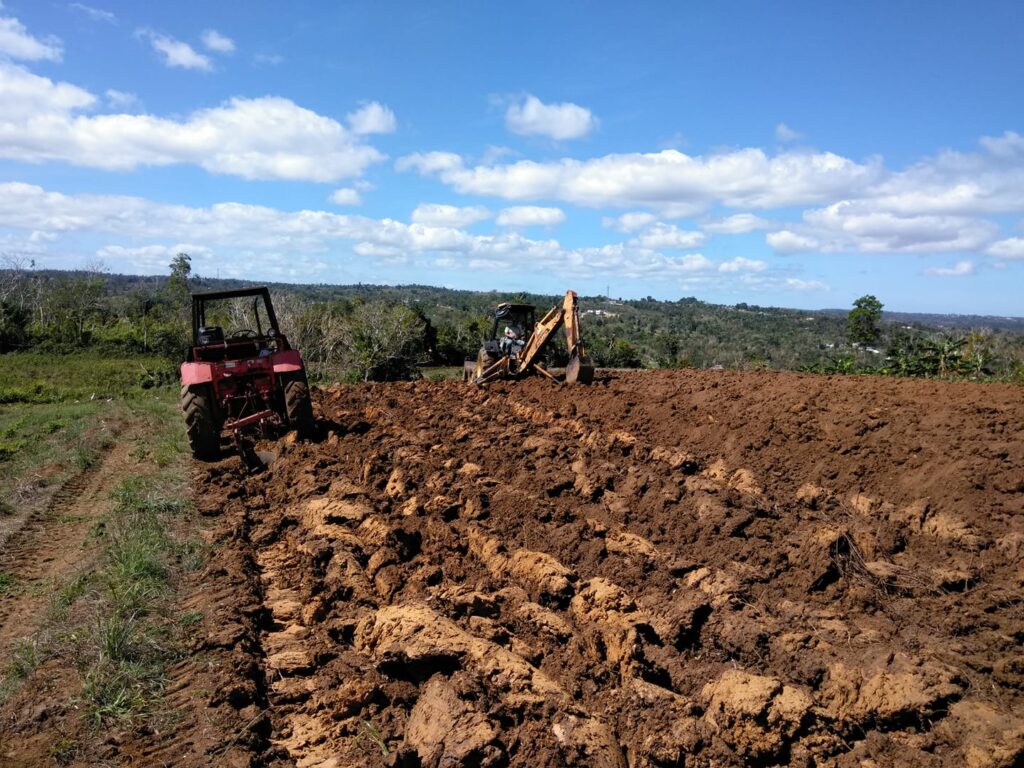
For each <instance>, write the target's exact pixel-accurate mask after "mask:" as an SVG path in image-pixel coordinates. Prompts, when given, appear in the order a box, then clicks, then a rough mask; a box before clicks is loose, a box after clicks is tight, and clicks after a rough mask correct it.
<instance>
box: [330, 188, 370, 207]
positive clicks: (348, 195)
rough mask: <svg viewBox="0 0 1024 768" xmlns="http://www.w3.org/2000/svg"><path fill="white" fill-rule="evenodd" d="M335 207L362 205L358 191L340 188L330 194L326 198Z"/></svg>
mask: <svg viewBox="0 0 1024 768" xmlns="http://www.w3.org/2000/svg"><path fill="white" fill-rule="evenodd" d="M327 199H328V200H330V201H331V202H332V203H334V204H335V205H362V204H363V199H362V197H360V196H359V191H358V190H355V189H352V188H351V187H342V188H341V189H336V190H334V191H333V192H331V194H330V196H329V197H328V198H327Z"/></svg>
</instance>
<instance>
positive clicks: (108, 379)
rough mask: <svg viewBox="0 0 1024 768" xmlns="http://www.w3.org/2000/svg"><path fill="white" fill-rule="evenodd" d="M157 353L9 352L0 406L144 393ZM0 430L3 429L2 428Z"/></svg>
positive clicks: (160, 362) (0, 369) (0, 376)
mask: <svg viewBox="0 0 1024 768" xmlns="http://www.w3.org/2000/svg"><path fill="white" fill-rule="evenodd" d="M169 366H170V363H169V362H168V361H167V360H165V359H163V358H160V357H153V356H143V355H140V356H138V357H107V356H104V355H100V354H97V353H95V352H83V353H79V354H73V355H53V354H42V353H37V352H9V353H8V354H6V355H4V356H3V366H0V404H4V403H68V402H75V401H78V402H86V401H95V400H107V399H111V398H113V399H124V398H134V397H142V396H144V395H145V393H146V391H147V390H146V389H143V387H142V384H143V383H144V382H146V381H147V380H148V381H151V380H152V377H151V376H150V375H149V374H148V372H150V371H153V370H163V369H166V368H168V367H169ZM0 433H2V429H0Z"/></svg>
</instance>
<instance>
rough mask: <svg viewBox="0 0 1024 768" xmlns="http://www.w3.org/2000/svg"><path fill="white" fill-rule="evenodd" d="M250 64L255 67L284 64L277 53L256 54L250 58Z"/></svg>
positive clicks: (281, 57) (282, 58)
mask: <svg viewBox="0 0 1024 768" xmlns="http://www.w3.org/2000/svg"><path fill="white" fill-rule="evenodd" d="M252 63H253V64H255V65H256V66H257V67H264V66H266V67H276V66H278V65H279V64H282V63H284V56H282V55H281V54H279V53H257V54H255V55H254V56H253V57H252Z"/></svg>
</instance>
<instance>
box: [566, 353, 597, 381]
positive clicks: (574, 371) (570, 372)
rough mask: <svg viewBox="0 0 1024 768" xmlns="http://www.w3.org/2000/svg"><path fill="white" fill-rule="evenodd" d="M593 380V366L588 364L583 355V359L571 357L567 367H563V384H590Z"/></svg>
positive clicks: (586, 358)
mask: <svg viewBox="0 0 1024 768" xmlns="http://www.w3.org/2000/svg"><path fill="white" fill-rule="evenodd" d="M593 380H594V364H593V363H591V362H590V358H589V357H587V356H586V355H584V356H583V357H573V358H571V359H570V360H569V363H568V365H566V366H565V383H566V384H575V383H576V382H579V383H580V384H590V383H591V382H593Z"/></svg>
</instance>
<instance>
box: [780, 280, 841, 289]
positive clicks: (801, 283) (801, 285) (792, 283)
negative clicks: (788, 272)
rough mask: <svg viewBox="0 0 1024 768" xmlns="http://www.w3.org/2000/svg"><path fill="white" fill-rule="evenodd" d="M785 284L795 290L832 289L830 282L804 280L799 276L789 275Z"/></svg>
mask: <svg viewBox="0 0 1024 768" xmlns="http://www.w3.org/2000/svg"><path fill="white" fill-rule="evenodd" d="M783 285H785V286H786V287H787V288H790V289H792V290H794V291H807V292H810V291H830V290H832V289H831V287H830V286H829V285H828V283H823V282H821V281H820V280H803V279H801V278H799V277H787V278H786V279H785V280H784V281H783Z"/></svg>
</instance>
